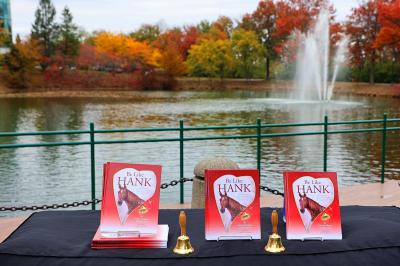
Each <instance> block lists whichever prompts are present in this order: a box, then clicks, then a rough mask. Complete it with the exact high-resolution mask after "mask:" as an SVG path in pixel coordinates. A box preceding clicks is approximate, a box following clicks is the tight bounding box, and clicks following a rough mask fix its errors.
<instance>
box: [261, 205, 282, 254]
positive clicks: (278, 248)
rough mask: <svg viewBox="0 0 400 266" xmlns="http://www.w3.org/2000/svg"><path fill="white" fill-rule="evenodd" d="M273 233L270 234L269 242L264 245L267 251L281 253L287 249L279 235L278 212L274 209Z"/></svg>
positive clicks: (272, 217) (272, 219)
mask: <svg viewBox="0 0 400 266" xmlns="http://www.w3.org/2000/svg"><path fill="white" fill-rule="evenodd" d="M271 223H272V234H271V235H270V236H269V239H268V243H267V245H266V246H265V247H264V249H265V251H267V252H270V253H279V252H283V251H285V247H284V246H283V244H282V240H281V237H280V235H278V212H277V211H276V210H274V211H273V212H272V214H271Z"/></svg>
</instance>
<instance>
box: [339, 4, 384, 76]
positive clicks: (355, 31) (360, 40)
mask: <svg viewBox="0 0 400 266" xmlns="http://www.w3.org/2000/svg"><path fill="white" fill-rule="evenodd" d="M379 2H381V1H378V0H367V1H364V2H362V3H361V5H360V6H358V7H356V8H353V9H352V13H351V15H350V16H349V17H348V22H347V24H346V33H347V34H348V35H349V37H350V45H349V50H350V55H351V58H350V61H351V64H352V65H353V66H355V67H358V68H359V69H362V68H363V67H364V66H367V67H368V72H369V82H370V83H374V76H375V63H376V60H377V58H378V51H377V47H376V46H375V45H374V44H375V40H376V37H377V35H378V32H379V29H380V25H379V21H378V3H379Z"/></svg>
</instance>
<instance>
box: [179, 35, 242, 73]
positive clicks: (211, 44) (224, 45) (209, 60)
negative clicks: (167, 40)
mask: <svg viewBox="0 0 400 266" xmlns="http://www.w3.org/2000/svg"><path fill="white" fill-rule="evenodd" d="M233 61H234V60H233V53H232V47H231V43H230V41H229V40H206V39H205V40H202V41H201V42H200V43H199V44H196V45H193V46H192V48H191V49H190V51H189V56H188V58H187V60H186V64H187V66H188V71H189V73H190V75H191V76H196V77H219V78H224V77H228V76H230V75H231V74H232V71H233Z"/></svg>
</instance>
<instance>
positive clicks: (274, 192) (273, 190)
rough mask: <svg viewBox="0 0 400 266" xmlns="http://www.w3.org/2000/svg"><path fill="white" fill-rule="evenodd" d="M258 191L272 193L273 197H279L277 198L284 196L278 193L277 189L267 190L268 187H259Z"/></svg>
mask: <svg viewBox="0 0 400 266" xmlns="http://www.w3.org/2000/svg"><path fill="white" fill-rule="evenodd" d="M260 189H261V190H263V191H266V192H269V193H272V194H274V195H279V196H282V197H284V196H285V194H283V193H282V192H280V191H279V190H277V189H272V188H269V187H267V186H260Z"/></svg>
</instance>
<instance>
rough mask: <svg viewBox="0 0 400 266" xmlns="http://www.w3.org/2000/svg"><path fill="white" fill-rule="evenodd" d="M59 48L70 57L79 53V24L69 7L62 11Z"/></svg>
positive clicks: (64, 54)
mask: <svg viewBox="0 0 400 266" xmlns="http://www.w3.org/2000/svg"><path fill="white" fill-rule="evenodd" d="M58 35H59V40H58V49H59V51H60V53H61V54H62V55H63V56H65V57H69V58H74V57H76V56H78V55H79V46H80V40H79V39H80V33H79V30H78V26H76V25H75V24H74V22H73V16H72V14H71V12H70V10H69V8H68V7H65V8H64V10H63V12H62V22H61V24H60V26H59V34H58Z"/></svg>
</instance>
